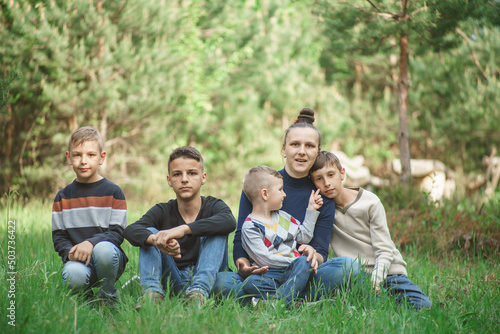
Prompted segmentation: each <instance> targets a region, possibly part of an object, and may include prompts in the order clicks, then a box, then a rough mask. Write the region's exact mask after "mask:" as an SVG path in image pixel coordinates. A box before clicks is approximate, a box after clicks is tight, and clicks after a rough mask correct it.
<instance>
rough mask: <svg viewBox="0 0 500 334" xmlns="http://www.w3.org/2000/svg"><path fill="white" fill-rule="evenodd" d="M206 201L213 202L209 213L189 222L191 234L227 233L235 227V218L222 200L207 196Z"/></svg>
mask: <svg viewBox="0 0 500 334" xmlns="http://www.w3.org/2000/svg"><path fill="white" fill-rule="evenodd" d="M205 200H206V201H207V202H208V201H210V203H212V201H214V202H213V205H212V209H211V212H210V215H209V216H208V217H206V218H201V219H198V220H195V221H194V222H192V223H189V224H188V225H189V228H190V230H191V234H192V235H193V236H194V237H205V236H211V235H228V234H229V233H231V232H233V231H234V229H235V228H236V219H234V216H233V213H232V211H231V209H230V208H229V206H227V204H226V203H224V201H222V200H220V199H217V198H215V197H207V198H206V199H205Z"/></svg>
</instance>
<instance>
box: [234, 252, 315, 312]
mask: <svg viewBox="0 0 500 334" xmlns="http://www.w3.org/2000/svg"><path fill="white" fill-rule="evenodd" d="M310 269H311V262H310V261H309V262H307V257H306V256H300V257H297V258H296V259H295V260H294V261H293V262H292V263H291V264H290V265H288V267H286V268H285V269H277V268H276V269H269V271H268V272H267V273H265V274H263V275H252V276H250V277H248V278H247V279H246V281H245V284H243V291H244V293H245V295H253V296H259V297H261V298H264V299H267V297H268V295H273V296H274V297H273V298H276V299H284V300H285V302H286V303H287V305H290V304H291V303H292V302H293V300H294V298H297V296H298V294H299V293H300V292H301V291H302V290H303V289H304V288H305V286H306V284H307V282H308V281H309V277H310V276H311V271H310Z"/></svg>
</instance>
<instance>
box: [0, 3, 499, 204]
mask: <svg viewBox="0 0 500 334" xmlns="http://www.w3.org/2000/svg"><path fill="white" fill-rule="evenodd" d="M372 3H373V4H375V2H373V1H372ZM354 6H355V7H354ZM376 6H377V8H378V9H374V7H373V5H371V4H370V2H368V1H349V2H346V1H335V2H333V1H311V0H301V1H290V0H264V1H232V2H227V1H226V2H222V1H209V2H207V1H201V0H196V1H187V0H186V1H169V0H161V1H152V0H128V1H124V0H121V1H83V2H82V1H75V0H71V1H64V2H60V1H59V2H58V1H38V2H34V1H28V0H19V1H4V2H2V3H1V5H0V24H1V26H2V29H0V54H1V55H2V61H1V62H0V73H2V75H4V78H5V79H4V82H6V83H9V82H10V85H9V87H8V88H9V91H10V96H11V100H10V102H9V105H8V107H9V108H8V110H9V112H2V113H0V129H1V131H2V133H3V134H4V136H2V138H1V139H0V142H1V145H0V176H1V177H0V189H3V191H4V192H6V191H7V190H8V189H9V187H10V186H11V185H13V184H16V185H18V186H19V192H20V194H21V196H23V197H25V198H33V197H43V198H47V197H49V198H50V197H52V196H53V195H54V193H55V191H56V190H57V189H60V188H62V187H63V186H64V185H66V184H67V183H68V182H70V181H71V180H72V179H73V178H74V175H73V174H72V172H71V170H70V169H69V168H67V166H66V164H65V158H64V152H65V150H66V146H67V140H68V137H69V135H70V133H71V132H72V131H74V130H75V129H76V128H78V127H80V126H84V125H91V126H94V127H96V128H97V129H98V130H99V131H101V133H102V135H103V137H104V139H105V148H106V150H107V152H108V155H107V163H106V165H105V166H103V169H102V173H103V174H104V175H105V176H107V177H109V178H110V179H112V180H113V181H115V182H116V183H118V184H119V185H120V186H121V187H122V188H123V189H124V191H125V194H126V196H127V198H130V199H132V198H133V199H135V200H139V201H144V202H151V201H160V200H165V199H168V198H169V197H171V196H172V193H171V192H170V191H169V189H168V187H167V186H166V183H165V173H166V162H167V158H168V155H169V154H170V152H171V151H172V149H173V148H175V147H177V146H180V145H194V146H196V147H197V148H198V149H199V150H200V151H201V152H202V154H203V155H204V157H205V160H206V166H207V172H208V177H209V182H208V183H207V185H206V186H205V189H204V192H205V193H206V194H213V195H215V196H219V197H222V198H224V199H225V200H227V201H229V202H230V203H232V204H234V203H236V202H237V201H238V196H239V194H240V191H241V179H242V177H243V175H244V173H245V171H246V170H247V169H248V168H250V167H252V166H254V165H256V164H268V165H270V166H272V167H274V168H276V169H280V168H281V167H282V165H283V161H282V160H281V159H280V150H281V141H282V138H283V132H284V129H285V128H286V127H287V126H288V125H289V124H290V123H292V122H293V121H294V119H295V117H296V115H297V112H298V110H300V109H301V108H302V107H304V106H309V107H312V108H314V109H315V110H316V112H317V123H316V124H317V126H318V128H319V129H320V130H321V131H322V133H323V138H324V141H323V148H324V149H331V148H332V146H334V147H335V148H336V149H339V150H342V151H344V152H346V153H347V154H349V155H351V156H352V155H357V154H361V155H363V156H364V157H365V158H366V161H367V164H368V166H369V167H370V168H371V169H372V171H373V172H375V174H377V173H378V172H379V171H380V173H382V174H384V173H387V171H384V169H386V167H385V166H386V163H387V162H388V161H391V160H392V159H394V158H397V157H398V155H399V151H398V147H397V124H398V117H397V113H396V112H395V110H396V108H395V105H396V104H395V103H396V102H395V99H394V92H395V90H396V87H395V85H394V73H395V72H394V71H395V62H394V57H396V59H397V56H395V54H396V53H397V52H396V50H395V47H396V40H397V36H398V32H399V31H400V30H401V29H403V28H404V27H400V24H398V22H397V20H396V19H394V18H389V17H388V16H387V15H388V14H387V13H389V12H398V11H399V3H397V2H394V1H378V2H376ZM410 12H411V15H412V20H411V24H410V26H409V28H410V32H411V35H410V43H411V50H410V51H411V52H410V54H411V59H410V60H411V61H410V66H411V68H410V70H411V92H410V119H411V122H410V130H411V149H412V156H413V157H415V158H437V159H440V160H443V162H445V163H446V164H447V165H448V166H449V167H450V168H451V169H457V168H458V169H460V168H462V169H465V171H466V172H469V171H478V170H482V169H483V167H482V166H481V164H480V161H481V158H482V156H483V155H485V154H486V153H487V152H489V151H490V148H491V146H492V145H496V146H497V147H500V138H499V137H498V136H497V135H496V134H497V130H496V129H498V128H499V125H500V124H498V123H499V119H500V117H498V116H499V115H498V112H499V111H498V110H500V108H499V100H498V99H499V98H498V96H500V94H497V92H498V90H499V86H498V79H499V64H498V57H495V55H496V54H498V52H499V50H498V49H499V47H500V31H499V30H498V17H499V16H500V15H498V16H495V13H498V5H497V4H496V3H495V2H485V1H479V0H475V1H466V2H460V1H458V2H457V1H433V2H428V1H427V2H423V1H410ZM451 13H452V14H453V15H451ZM458 31H461V32H462V33H463V34H460V33H459V32H458ZM464 36H465V37H464ZM16 71H17V72H16ZM13 73H19V76H18V77H17V78H16V80H14V81H12V80H10V79H11V77H9V75H13ZM11 81H12V82H11ZM2 94H3V92H2Z"/></svg>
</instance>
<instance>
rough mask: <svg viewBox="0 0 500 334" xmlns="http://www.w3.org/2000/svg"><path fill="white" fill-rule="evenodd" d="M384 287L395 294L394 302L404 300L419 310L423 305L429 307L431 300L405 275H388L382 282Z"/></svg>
mask: <svg viewBox="0 0 500 334" xmlns="http://www.w3.org/2000/svg"><path fill="white" fill-rule="evenodd" d="M384 288H386V289H387V290H389V292H390V293H392V294H394V295H395V296H396V302H397V303H398V304H399V303H401V302H402V301H404V300H405V298H406V302H407V303H408V304H410V305H411V306H413V307H415V308H416V309H417V310H420V309H422V308H424V307H431V306H432V302H431V300H430V299H429V297H427V296H426V295H425V294H424V293H423V292H422V289H420V287H419V286H418V285H416V284H415V283H413V282H412V281H410V279H409V278H408V277H407V276H406V275H389V276H387V278H386V280H385V282H384Z"/></svg>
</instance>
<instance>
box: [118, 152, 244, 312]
mask: <svg viewBox="0 0 500 334" xmlns="http://www.w3.org/2000/svg"><path fill="white" fill-rule="evenodd" d="M167 181H168V184H169V186H170V187H172V188H173V190H174V192H175V194H176V199H173V200H170V201H169V202H167V203H159V204H156V205H155V206H154V207H152V208H151V209H150V210H149V211H148V212H147V213H146V214H145V215H144V216H142V218H140V219H139V220H138V221H137V222H135V223H133V224H131V225H129V226H128V227H127V228H126V229H125V238H126V239H127V240H128V241H129V242H130V243H131V244H132V245H133V246H138V247H140V250H139V272H140V280H141V285H142V287H143V289H144V294H143V297H142V299H143V301H145V300H149V301H150V302H159V301H161V300H163V299H164V295H165V289H166V284H167V282H170V287H171V290H170V291H172V292H173V293H175V294H185V295H186V297H187V299H188V301H197V302H199V303H200V304H203V302H204V301H205V299H206V298H207V297H208V296H209V294H210V293H211V291H212V287H213V284H214V282H215V278H216V275H217V273H218V272H219V271H223V270H225V269H226V268H227V265H228V261H227V236H228V234H229V233H231V232H232V231H233V230H234V229H235V227H236V220H235V219H234V216H233V214H232V212H231V210H230V209H229V207H228V206H227V205H226V204H225V203H224V202H223V201H222V200H220V199H217V198H214V197H210V196H208V197H204V196H201V186H202V185H203V184H205V182H206V173H205V172H204V168H203V158H202V156H201V154H200V152H198V151H197V150H196V149H195V148H193V147H189V146H184V147H180V148H177V149H175V150H174V151H173V152H172V154H171V155H170V158H169V161H168V176H167ZM140 307H141V303H139V304H137V306H136V308H137V309H139V308H140Z"/></svg>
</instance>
